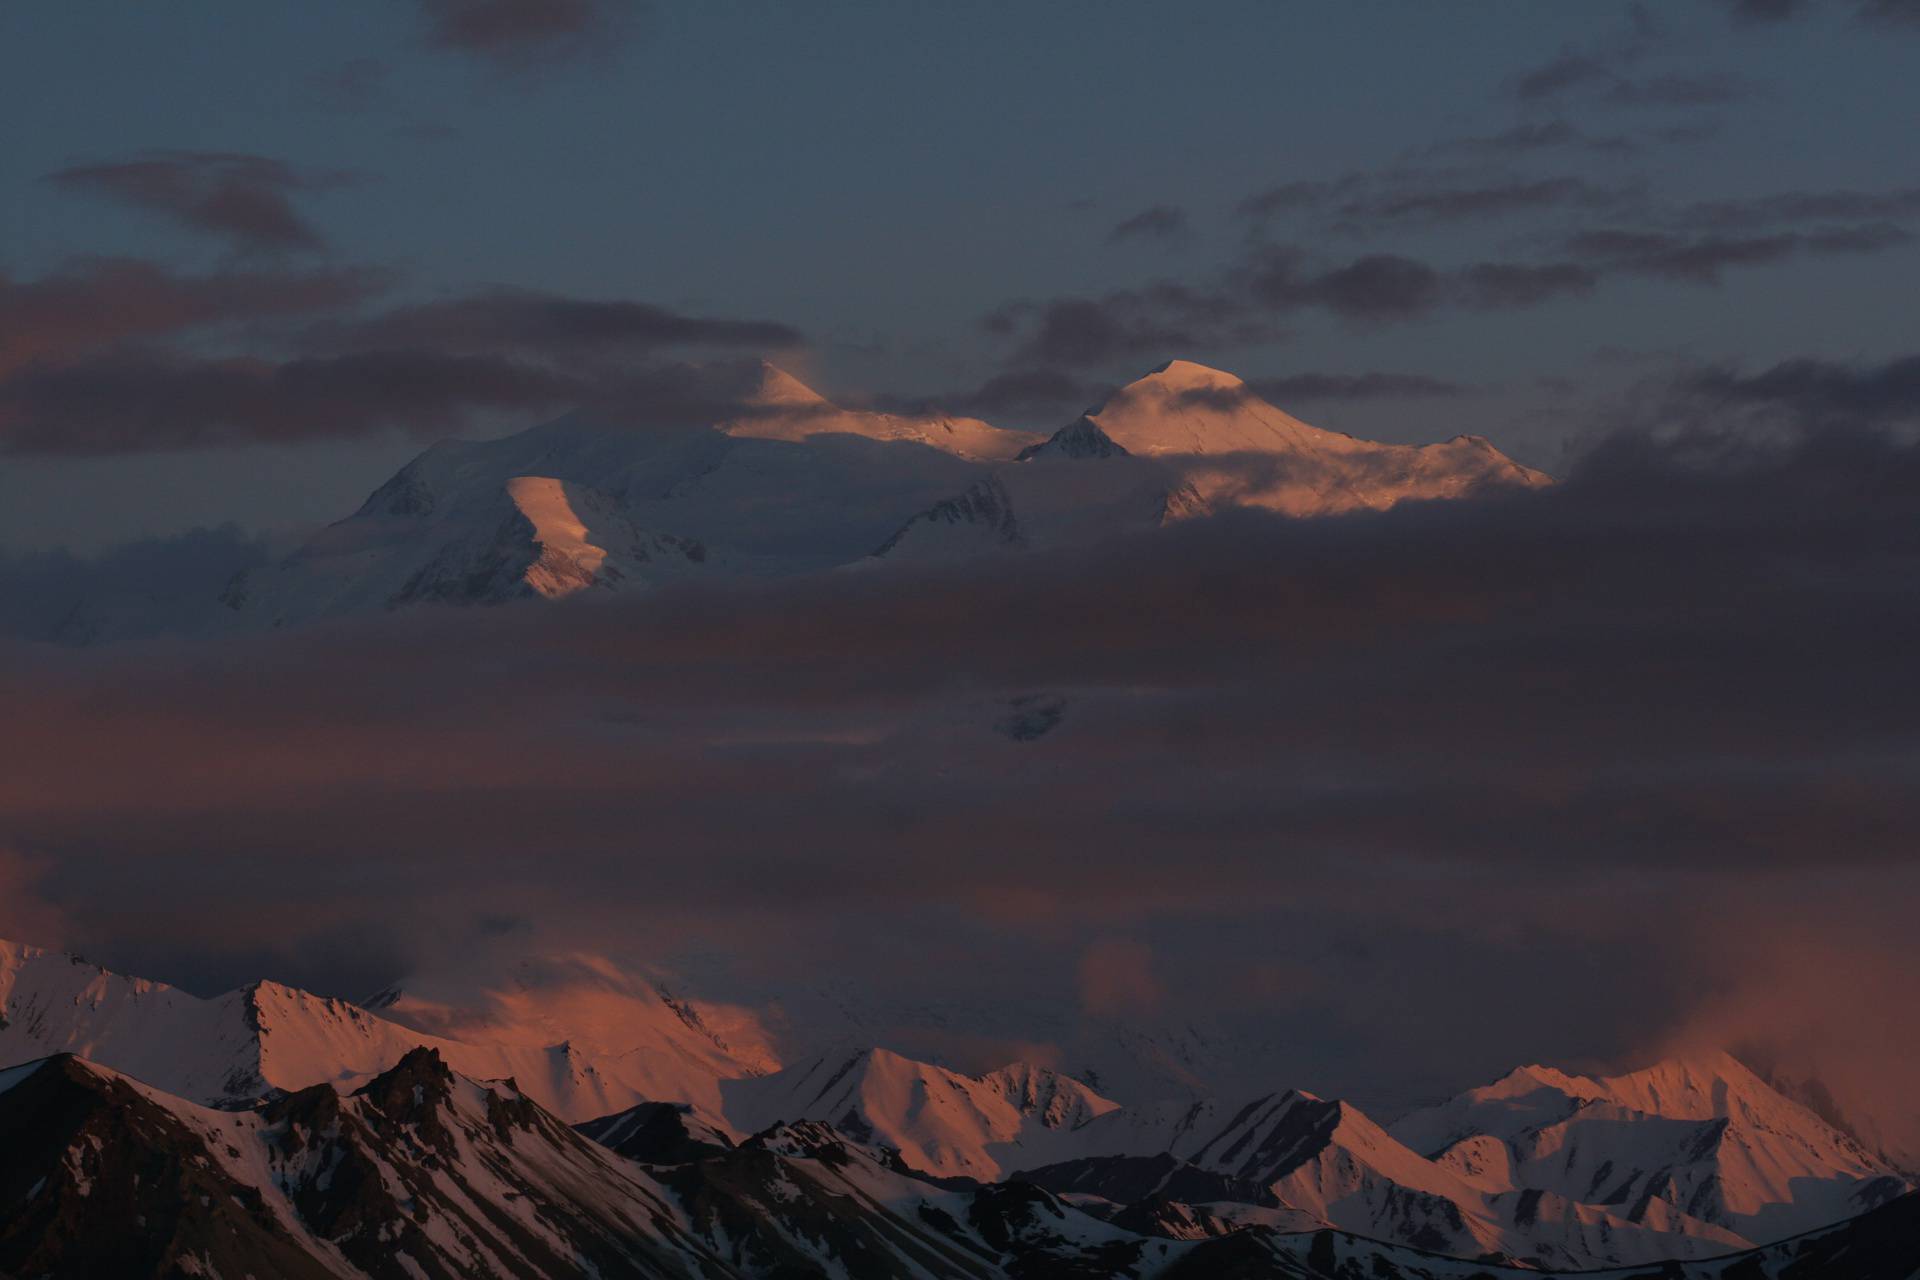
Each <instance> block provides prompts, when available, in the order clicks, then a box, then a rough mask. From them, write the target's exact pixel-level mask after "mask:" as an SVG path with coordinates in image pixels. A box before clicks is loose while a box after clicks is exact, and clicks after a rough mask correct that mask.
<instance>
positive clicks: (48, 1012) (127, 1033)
mask: <svg viewBox="0 0 1920 1280" xmlns="http://www.w3.org/2000/svg"><path fill="white" fill-rule="evenodd" d="M502 1000H503V1002H504V1003H505V1004H506V1005H507V1006H508V1007H511V1005H512V998H511V996H510V995H508V996H503V997H502ZM582 1000H583V1001H584V1002H586V1003H591V1000H590V998H587V997H582ZM395 1003H397V1005H398V1008H397V1010H396V1008H395V1007H393V1006H392V1005H390V1006H389V1008H388V1010H387V1012H388V1013H390V1014H391V1013H395V1012H398V1013H399V1014H400V1015H402V1016H403V1017H404V1016H406V1015H407V1014H408V1013H409V1012H410V1011H412V1012H413V1013H414V1016H415V1020H416V1022H417V1023H418V1024H419V1025H417V1026H409V1025H406V1024H405V1023H404V1022H402V1021H396V1020H393V1019H391V1018H389V1017H383V1016H380V1015H379V1014H376V1013H372V1012H369V1011H368V1010H366V1009H364V1008H362V1007H360V1006H358V1005H354V1004H350V1003H348V1002H346V1001H343V1000H333V999H325V998H322V997H319V996H315V995H312V994H310V993H308V992H304V991H299V990H297V989H295V988H292V987H286V986H282V985H280V984H278V983H273V982H259V983H255V984H253V985H252V986H249V987H245V988H242V989H241V990H238V991H231V992H228V993H226V994H224V995H220V996H216V997H214V998H212V999H201V998H199V997H197V996H193V995H191V994H189V993H187V992H184V991H180V990H178V989H176V988H173V987H169V986H166V985H165V984H163V983H155V982H148V981H146V980H144V979H140V978H129V977H124V976H122V975H120V974H115V973H111V972H108V971H107V970H104V969H101V968H99V967H98V966H95V965H90V964H87V963H86V962H85V961H82V960H78V959H76V958H74V957H70V956H66V955H62V954H60V953H57V952H49V951H44V950H41V949H39V948H35V947H26V946H21V945H19V944H15V943H5V942H0V1065H5V1064H11V1063H15V1062H19V1061H23V1060H26V1059H31V1058H38V1057H43V1056H46V1055H50V1054H56V1053H75V1054H80V1055H83V1056H85V1057H88V1058H90V1059H92V1060H95V1061H97V1062H100V1063H101V1064H103V1065H106V1066H109V1067H111V1068H113V1069H115V1070H118V1071H121V1072H124V1073H125V1074H127V1075H129V1076H133V1077H135V1078H137V1079H139V1080H142V1081H145V1082H146V1083H148V1084H150V1085H153V1086H154V1087H156V1088H160V1089H164V1090H166V1091H167V1092H168V1093H170V1094H175V1095H178V1096H181V1097H185V1098H189V1099H192V1100H194V1101H196V1102H200V1103H204V1104H206V1105H210V1106H245V1105H247V1104H249V1103H251V1102H252V1101H254V1100H255V1099H258V1098H260V1097H263V1096H268V1095H271V1094H274V1093H291V1092H295V1091H298V1090H300V1089H304V1088H306V1087H308V1086H310V1085H314V1084H319V1083H323V1082H325V1083H334V1084H340V1085H344V1086H353V1085H357V1084H360V1083H363V1082H364V1081H366V1080H368V1079H370V1078H371V1077H373V1076H374V1075H376V1074H378V1073H379V1072H381V1071H384V1070H386V1069H387V1068H389V1067H391V1066H392V1065H393V1064H394V1063H395V1062H396V1061H398V1060H399V1059H400V1058H401V1057H402V1056H403V1055H404V1054H406V1053H407V1052H408V1051H409V1050H411V1049H415V1048H420V1047H428V1048H432V1049H434V1050H436V1051H437V1052H439V1053H440V1054H441V1055H442V1056H443V1057H444V1058H445V1060H446V1061H447V1062H448V1063H450V1064H453V1065H455V1066H456V1067H457V1068H458V1069H459V1070H461V1071H463V1072H466V1073H467V1074H470V1075H474V1076H476V1077H480V1078H483V1079H499V1078H504V1077H508V1076H512V1077H514V1078H516V1079H519V1080H521V1081H522V1082H523V1083H524V1085H525V1087H526V1092H527V1094H528V1096H530V1097H533V1098H535V1099H537V1100H539V1101H540V1102H541V1103H542V1104H543V1105H546V1106H548V1107H549V1108H550V1109H552V1110H553V1111H555V1112H556V1113H557V1114H559V1115H561V1116H563V1117H565V1118H567V1119H571V1120H586V1119H590V1118H592V1117H594V1116H599V1115H605V1114H608V1113H609V1112H613V1111H618V1110H621V1109H623V1108H625V1107H629V1106H632V1105H634V1104H635V1103H637V1102H641V1101H646V1100H651V1099H668V1100H674V1101H684V1102H687V1103H690V1104H693V1105H695V1106H698V1107H701V1108H706V1109H716V1108H717V1106H718V1103H719V1092H718V1084H717V1079H718V1077H719V1076H720V1075H723V1074H726V1075H745V1074H752V1073H753V1072H755V1071H759V1070H764V1069H766V1067H767V1066H769V1065H771V1064H770V1062H769V1060H768V1059H766V1058H765V1057H764V1056H757V1052H756V1051H749V1052H746V1053H744V1054H743V1055H741V1056H735V1055H734V1054H732V1053H730V1052H729V1050H728V1049H727V1048H726V1047H725V1045H724V1044H722V1043H721V1042H719V1041H718V1040H717V1039H715V1037H714V1035H713V1034H712V1033H711V1032H710V1031H708V1030H707V1029H706V1028H704V1026H701V1025H699V1023H698V1014H697V1011H696V1010H694V1009H693V1008H692V1007H691V1006H687V1005H684V1004H680V1005H677V1006H676V1004H675V1003H673V1002H671V1001H670V999H669V998H668V997H665V996H663V995H662V994H661V993H660V992H659V991H658V990H657V989H654V988H650V987H646V986H638V987H634V988H631V989H629V990H627V991H626V992H625V993H624V994H623V995H622V996H621V997H619V998H617V999H616V1000H614V1001H613V1002H612V1004H613V1006H614V1007H615V1008H617V1010H618V1012H617V1014H615V1015H613V1016H614V1017H616V1018H618V1019H619V1020H620V1021H621V1023H622V1025H623V1026H624V1030H623V1031H621V1032H620V1033H619V1034H618V1035H614V1036H609V1038H608V1039H609V1043H608V1044H606V1045H601V1044H597V1043H580V1044H576V1043H574V1042H571V1041H568V1040H559V1041H555V1040H551V1039H545V1038H543V1037H542V1036H541V1034H540V1026H541V1025H542V1024H539V1023H535V1024H533V1025H532V1026H529V1025H527V1024H524V1023H523V1024H520V1025H518V1026H513V1025H511V1024H508V1023H506V1022H500V1023H498V1024H497V1025H498V1026H499V1027H501V1028H505V1029H502V1030H497V1031H490V1032H488V1033H486V1034H485V1035H484V1036H483V1037H482V1038H476V1039H472V1040H469V1039H465V1038H462V1037H461V1036H460V1035H459V1034H458V1033H459V1032H460V1031H461V1030H462V1029H463V1028H471V1027H477V1026H480V1025H481V1024H479V1023H462V1022H460V1021H459V1020H458V1019H453V1018H446V1019H443V1021H442V1023H441V1026H440V1028H439V1029H445V1030H451V1031H453V1032H455V1034H454V1035H451V1036H449V1035H440V1034H435V1033H434V1031H435V1029H436V1028H435V1026H434V1024H433V1021H432V1019H431V1018H428V1017H426V1016H425V1015H424V1014H421V1013H420V1012H419V1011H418V1009H416V1008H415V1006H413V1005H410V1004H409V1003H407V1002H405V1001H396V1002H395ZM604 1008H605V1006H603V1011H604ZM690 1018H691V1019H692V1020H691V1021H690ZM545 1025H546V1026H547V1027H548V1028H549V1029H551V1028H552V1026H553V1025H554V1024H553V1023H552V1022H548V1023H546V1024H545ZM573 1025H576V1026H582V1025H591V1024H590V1023H588V1022H587V1021H586V1019H585V1018H584V1017H581V1018H580V1019H579V1020H578V1021H576V1022H575V1023H574V1024H573ZM758 1052H760V1053H763V1051H758Z"/></svg>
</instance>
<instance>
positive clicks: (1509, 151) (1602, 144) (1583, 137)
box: [1427, 119, 1639, 155]
mask: <svg viewBox="0 0 1920 1280" xmlns="http://www.w3.org/2000/svg"><path fill="white" fill-rule="evenodd" d="M1563 149H1564V150H1573V151H1597V152H1607V153H1613V154H1626V153H1629V152H1633V151H1637V150H1639V143H1637V142H1635V141H1634V140H1633V139H1632V138H1628V137H1625V136H1622V135H1619V134H1592V133H1588V132H1587V131H1586V130H1584V129H1581V128H1579V127H1577V126H1575V125H1573V124H1571V123H1569V122H1568V121H1566V120H1563V119H1553V120H1541V121H1532V122H1529V121H1522V122H1521V123H1519V124H1516V125H1514V126H1513V127H1512V128H1510V129H1504V130H1502V131H1501V132H1499V133H1493V134H1485V135H1482V136H1480V137H1473V138H1455V139H1452V140H1450V141H1447V142H1441V143H1436V144H1434V145H1433V146H1432V147H1429V148H1427V150H1428V151H1430V152H1446V151H1459V152H1477V153H1481V154H1487V155H1528V154H1532V153H1535V152H1541V151H1551V150H1563Z"/></svg>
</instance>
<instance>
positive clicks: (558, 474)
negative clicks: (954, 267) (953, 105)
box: [41, 360, 1548, 643]
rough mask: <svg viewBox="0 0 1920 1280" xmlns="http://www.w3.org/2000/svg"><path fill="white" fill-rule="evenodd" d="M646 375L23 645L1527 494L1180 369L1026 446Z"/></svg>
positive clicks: (969, 423)
mask: <svg viewBox="0 0 1920 1280" xmlns="http://www.w3.org/2000/svg"><path fill="white" fill-rule="evenodd" d="M661 376H662V379H663V381H662V385H661V386H659V387H655V388H653V389H652V390H651V391H649V392H647V393H645V394H638V393H636V394H633V395H630V396H627V397H625V398H618V399H613V400H608V401H606V402H601V403H595V404H592V405H590V406H585V407H582V408H580V409H578V410H576V411H574V412H572V413H569V414H567V415H566V416H564V417H561V418H559V419H557V420H555V421H552V422H548V423H544V424H542V425H538V426H534V427H531V428H529V429H527V430H524V431H520V432H518V433H516V434H513V435H509V436H504V437H500V438H497V439H487V440H446V441H441V442H440V443H438V444H435V445H433V446H432V447H431V448H429V449H427V450H426V451H425V452H423V453H421V454H420V455H419V456H418V457H416V458H414V459H413V460H412V461H411V462H409V463H407V465H406V466H404V467H402V468H401V469H400V470H399V471H398V472H397V473H396V474H394V475H393V476H392V477H391V478H390V479H388V480H387V481H386V482H385V483H384V484H381V485H380V486H379V487H378V488H377V489H375V490H374V491H373V493H372V494H371V496H369V497H368V499H367V500H366V502H365V503H363V504H362V505H361V507H360V509H359V510H358V511H355V512H354V513H352V514H351V515H349V516H347V517H346V518H345V519H342V520H339V521H337V522H336V523H334V524H332V525H330V526H328V527H327V528H325V529H322V530H320V531H319V532H317V533H315V534H314V535H313V536H312V537H311V538H309V539H308V540H307V541H306V543H305V544H304V545H302V546H301V547H300V548H299V549H298V550H297V551H295V552H294V553H292V554H291V555H287V556H284V557H282V558H280V559H277V560H275V561H272V562H270V563H267V564H263V565H256V566H254V567H250V568H246V569H243V570H241V571H239V572H237V573H234V574H233V575H232V577H231V578H230V579H229V580H228V581H227V583H226V585H225V587H224V589H221V590H217V591H212V590H210V591H208V592H207V594H206V596H205V598H204V599H197V604H196V605H194V607H186V606H183V604H182V603H181V602H180V601H179V600H159V599H153V600H146V601H144V602H143V601H142V600H141V599H137V598H130V599H125V600H118V599H116V600H112V601H108V600H100V601H80V602H78V603H77V604H69V605H67V606H62V609H63V612H64V613H66V614H69V615H70V616H69V617H68V618H67V620H66V622H65V623H61V621H60V619H58V618H52V617H50V618H47V619H44V620H43V621H42V624H41V629H42V630H44V631H45V632H46V633H47V634H50V635H51V634H58V635H62V636H65V637H66V638H67V639H68V640H69V641H71V642H73V643H95V642H106V641H111V640H114V639H120V638H129V637H135V636H141V635H150V634H154V633H156V632H187V633H195V632H199V633H208V632H212V633H218V632H225V631H241V632H247V631H260V630H268V629H273V628H279V627H289V626H299V625H301V624H304V623H309V622H314V621H317V620H320V619H325V618H332V617H340V616H347V615H378V614H384V613H387V612H389V611H392V610H395V609H403V608H412V607H417V606H423V605H441V606H446V605H456V606H462V605H464V606H474V605H500V604H506V603H510V602H516V601H539V600H553V599H559V598H565V597H573V596H580V595H588V596H598V595H601V594H611V593H630V592H646V591H650V590H653V589H656V588H659V587H662V586H665V585H668V584H671V583H675V582H681V581H689V580H691V581H700V580H707V579H725V578H740V577H750V578H764V577H777V576H783V575H791V574H802V573H814V572H820V571H823V570H829V569H837V568H846V567H852V566H872V565H873V564H875V563H876V560H877V561H878V562H879V563H886V562H900V561H915V560H923V559H935V560H938V559H951V558H960V557H971V556H976V555H980V554H983V553H999V552H1006V551H1010V550H1019V549H1023V548H1046V547H1053V546H1062V545H1079V544H1084V543H1087V542H1090V541H1095V540H1099V539H1104V538H1109V537H1112V536H1115V535H1117V534H1125V533H1129V532H1135V531H1141V530H1151V529H1154V528H1158V527H1160V526H1162V525H1166V524H1169V523H1173V522H1177V521H1181V520H1187V519H1193V518H1197V517H1201V516H1206V515H1209V514H1213V513H1217V512H1221V511H1225V510H1229V509H1232V508H1234V507H1256V508H1263V509H1267V510H1272V511H1276V512H1280V513H1283V514H1285V515H1289V516H1318V515H1326V514H1332V513H1337V512H1341V511H1350V510H1358V509H1380V508H1384V507H1389V506H1392V505H1394V504H1395V503H1398V502H1402V501H1406V500H1410V499H1443V498H1461V497H1472V496H1476V495H1480V494H1485V493H1489V492H1493V491H1496V490H1501V489H1514V488H1521V489H1524V488H1530V487H1536V486H1539V485H1543V484H1546V483H1548V481H1547V478H1546V477H1545V476H1543V475H1541V474H1540V473H1538V472H1535V471H1531V470H1528V469H1527V468H1525V467H1522V466H1519V465H1518V464H1516V463H1514V462H1513V461H1512V460H1511V459H1508V458H1506V457H1505V456H1504V455H1503V454H1501V453H1500V452H1499V451H1498V450H1496V449H1494V448H1493V446H1492V445H1490V444H1488V443H1487V442H1486V441H1485V440H1482V439H1480V438H1478V437H1473V436H1461V437H1457V438H1455V439H1453V440H1449V441H1446V442H1444V443H1440V444H1432V445H1424V446H1420V447H1417V448H1416V447H1412V446H1403V445H1387V444H1376V443H1372V442H1368V441H1364V440H1356V439H1354V438H1352V437H1350V436H1344V435H1340V434H1338V433H1336V432H1331V431H1323V430H1320V429H1318V428H1315V427H1312V426H1309V425H1307V424H1306V423H1303V422H1301V421H1300V420H1298V419H1296V418H1293V417H1291V416H1289V415H1288V414H1286V413H1284V412H1282V411H1281V410H1279V409H1278V408H1275V407H1274V406H1272V405H1269V404H1267V403H1265V402H1264V401H1262V400H1260V399H1259V398H1258V397H1257V396H1255V395H1254V394H1253V393H1252V391H1251V390H1250V389H1249V388H1248V387H1247V385H1246V384H1245V383H1243V382H1241V381H1240V380H1239V379H1238V378H1235V377H1233V376H1232V375H1231V374H1227V373H1222V372H1220V371H1219V370H1214V369H1208V368H1206V367H1204V366H1202V365H1197V364H1193V363H1191V362H1188V361H1180V360H1176V361H1173V362H1171V363H1170V364H1167V365H1165V366H1163V367H1162V368H1160V369H1158V370H1156V371H1155V372H1153V373H1151V374H1149V375H1147V376H1146V377H1144V378H1141V379H1139V380H1137V381H1135V382H1133V383H1131V384H1129V385H1128V386H1126V387H1124V388H1122V389H1121V390H1120V391H1118V392H1116V393H1115V394H1114V395H1113V396H1112V397H1110V398H1109V399H1108V400H1107V401H1106V403H1105V404H1103V405H1101V406H1098V407H1097V408H1094V409H1090V410H1089V411H1088V412H1087V413H1086V414H1084V415H1083V416H1081V417H1080V418H1078V419H1077V420H1075V421H1074V422H1072V423H1070V424H1068V425H1067V426H1065V427H1063V428H1061V429H1060V430H1058V431H1056V432H1054V433H1053V434H1052V435H1051V436H1049V437H1047V438H1045V439H1041V438H1040V437H1038V436H1035V435H1032V434H1030V433H1027V432H1023V431H1013V430H1007V429H1004V428H1001V427H996V426H994V425H992V424H990V423H987V422H983V421H981V420H979V419H975V418H965V417H956V416H951V415H939V414H930V415H914V414H890V413H874V412H867V411H862V410H857V409H847V408H843V407H841V406H838V405H834V404H832V403H830V402H828V401H827V400H826V399H824V398H823V397H821V396H820V395H819V394H817V393H816V392H814V391H813V390H812V389H811V388H809V387H807V386H806V385H805V384H803V383H802V382H800V381H799V380H798V379H796V378H794V377H793V376H792V375H790V374H788V373H786V372H784V371H782V370H779V369H776V368H774V367H773V366H771V365H768V364H765V363H764V362H754V363H751V364H747V365H725V364H723V365H715V366H704V367H683V368H680V369H677V370H673V371H669V372H668V373H665V374H662V375H661ZM222 572H226V570H225V569H224V568H223V570H222ZM196 590H198V589H197V588H196Z"/></svg>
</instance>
